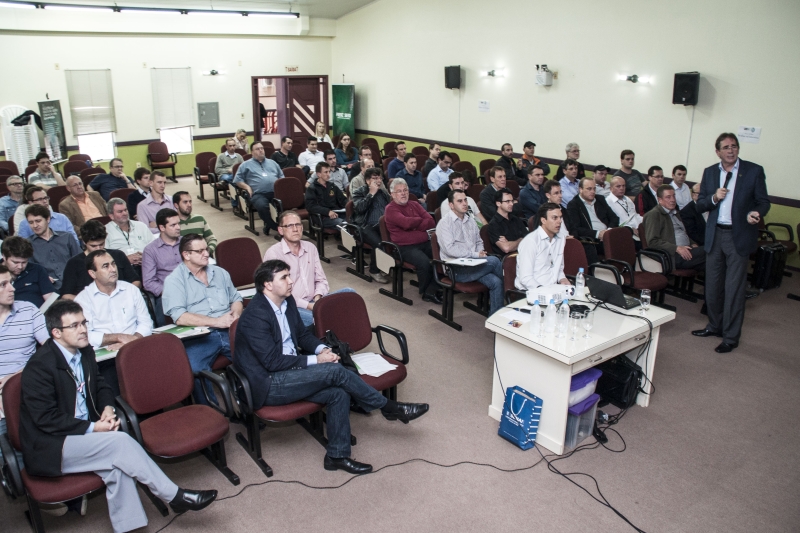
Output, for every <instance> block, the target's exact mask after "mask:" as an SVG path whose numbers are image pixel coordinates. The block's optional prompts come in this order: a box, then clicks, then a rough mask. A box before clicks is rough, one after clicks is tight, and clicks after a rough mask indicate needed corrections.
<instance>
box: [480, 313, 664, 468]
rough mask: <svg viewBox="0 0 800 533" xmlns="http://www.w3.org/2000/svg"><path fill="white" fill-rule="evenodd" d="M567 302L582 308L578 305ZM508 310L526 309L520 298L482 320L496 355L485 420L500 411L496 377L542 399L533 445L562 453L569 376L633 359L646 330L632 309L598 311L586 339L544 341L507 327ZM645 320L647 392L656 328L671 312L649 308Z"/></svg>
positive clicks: (643, 401)
mask: <svg viewBox="0 0 800 533" xmlns="http://www.w3.org/2000/svg"><path fill="white" fill-rule="evenodd" d="M572 303H583V304H584V305H588V304H585V303H584V302H572ZM512 307H528V308H529V307H530V306H528V305H527V304H526V303H525V301H524V300H521V301H519V302H516V303H514V304H512V305H511V306H509V307H504V308H503V309H501V310H500V311H498V312H497V313H495V314H494V315H492V316H491V317H489V318H488V319H487V320H486V328H487V329H489V330H490V331H493V332H494V333H495V356H496V357H497V369H496V370H495V371H494V372H493V375H494V378H493V382H492V403H491V405H490V406H489V416H491V417H492V418H494V419H496V420H500V417H501V414H502V412H503V402H504V400H505V390H504V389H503V388H502V387H501V386H500V380H501V379H502V381H503V385H504V386H505V387H513V386H515V385H519V386H521V387H523V388H524V389H526V390H528V391H530V392H531V393H533V394H535V395H536V396H538V397H540V398H541V399H542V401H543V404H542V417H541V420H540V421H539V430H538V433H537V435H536V442H537V443H538V444H540V445H542V446H544V447H545V448H547V449H548V450H550V451H552V452H554V453H557V454H562V453H564V434H565V432H566V428H567V407H568V400H569V392H570V390H569V387H570V380H571V378H572V376H573V375H575V374H577V373H579V372H582V371H584V370H586V369H587V368H591V367H593V366H596V365H598V364H599V363H601V362H603V361H607V360H609V359H612V358H614V357H616V356H618V355H620V354H623V353H624V354H626V355H627V356H628V357H629V358H630V359H632V360H635V359H636V355H637V354H638V352H639V350H640V349H641V348H640V347H641V345H642V344H644V343H646V342H647V338H648V332H649V326H648V325H647V323H646V322H645V321H644V320H641V319H640V318H638V315H639V309H638V308H634V309H631V310H628V311H625V310H624V309H619V308H614V309H616V310H618V311H620V312H622V313H625V314H626V315H629V317H626V316H620V315H618V314H614V313H612V312H611V311H607V310H604V309H600V308H598V309H597V310H596V311H595V313H596V314H595V318H594V328H593V329H592V330H591V331H590V332H589V335H590V336H591V338H590V339H584V338H582V336H583V334H584V333H585V332H584V331H583V330H581V331H580V332H578V335H580V336H581V337H580V338H578V339H577V340H575V341H570V340H569V338H570V337H571V334H570V333H569V332H568V333H567V334H566V336H565V337H564V338H561V339H557V338H555V335H554V334H552V333H551V334H547V333H545V336H544V338H542V339H540V338H538V337H537V336H536V334H535V333H531V331H530V327H529V323H527V322H526V323H524V324H523V325H522V326H521V327H519V328H515V327H513V326H512V325H510V324H509V322H510V320H511V319H510V318H508V317H504V316H503V314H504V313H506V312H507V311H509V310H510V309H511V308H512ZM592 307H593V306H592ZM646 317H647V318H648V319H650V321H651V322H652V323H653V334H652V335H653V336H652V341H651V342H650V346H649V348H648V350H647V352H645V353H644V354H643V355H642V356H641V358H640V359H639V366H641V367H642V370H644V372H645V374H646V375H647V379H648V381H647V382H646V384H645V385H644V387H643V388H644V390H645V391H647V392H650V390H651V385H650V380H652V379H653V368H654V367H655V363H656V351H657V349H658V335H659V331H660V328H659V327H660V326H661V325H662V324H664V323H666V322H669V321H671V320H674V319H675V313H674V312H672V311H667V310H665V309H661V308H658V307H653V306H651V307H650V309H649V310H648V311H647V313H646ZM498 371H499V373H500V379H498ZM636 403H637V404H638V405H641V406H642V407H647V405H648V404H649V403H650V396H649V395H648V394H643V393H639V395H638V396H637V398H636Z"/></svg>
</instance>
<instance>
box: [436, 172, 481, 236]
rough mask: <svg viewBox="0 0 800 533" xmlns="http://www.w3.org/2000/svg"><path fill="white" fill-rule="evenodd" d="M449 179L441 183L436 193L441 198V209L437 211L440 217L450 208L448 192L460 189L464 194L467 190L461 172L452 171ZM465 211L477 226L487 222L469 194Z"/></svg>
mask: <svg viewBox="0 0 800 533" xmlns="http://www.w3.org/2000/svg"><path fill="white" fill-rule="evenodd" d="M449 180H450V181H449V182H448V183H447V184H446V185H442V186H441V187H440V188H439V190H438V191H437V194H436V197H437V198H439V199H441V200H442V205H441V206H440V210H441V211H440V212H439V214H440V215H441V217H442V218H444V216H445V215H446V214H447V213H449V212H450V209H451V206H450V202H449V195H450V192H451V191H461V192H463V193H464V194H466V191H467V182H466V181H465V180H464V176H462V175H461V172H453V173H452V174H450V177H449ZM467 212H468V213H469V214H470V215H472V218H473V219H474V220H475V223H476V224H477V225H478V227H479V228H480V227H482V226H485V225H486V224H487V223H488V222H487V221H486V219H485V218H483V215H482V214H481V211H480V209H478V204H476V203H475V200H473V199H472V198H471V197H470V196H467Z"/></svg>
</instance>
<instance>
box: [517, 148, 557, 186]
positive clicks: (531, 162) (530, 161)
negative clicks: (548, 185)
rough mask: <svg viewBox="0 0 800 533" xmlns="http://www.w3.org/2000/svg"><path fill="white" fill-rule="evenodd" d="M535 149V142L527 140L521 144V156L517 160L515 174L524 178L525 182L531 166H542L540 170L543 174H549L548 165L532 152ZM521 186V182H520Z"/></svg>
mask: <svg viewBox="0 0 800 533" xmlns="http://www.w3.org/2000/svg"><path fill="white" fill-rule="evenodd" d="M535 151H536V143H535V142H533V141H528V142H526V143H525V144H524V145H523V146H522V157H520V158H519V160H517V171H516V174H517V176H519V177H520V178H524V180H525V183H527V181H528V176H529V175H530V170H531V168H533V167H535V166H537V165H538V166H540V167H542V170H543V171H544V173H545V174H550V165H548V164H547V163H545V162H543V161H542V160H541V159H539V158H538V157H535V156H534V155H533V154H534V152H535ZM520 186H522V183H520Z"/></svg>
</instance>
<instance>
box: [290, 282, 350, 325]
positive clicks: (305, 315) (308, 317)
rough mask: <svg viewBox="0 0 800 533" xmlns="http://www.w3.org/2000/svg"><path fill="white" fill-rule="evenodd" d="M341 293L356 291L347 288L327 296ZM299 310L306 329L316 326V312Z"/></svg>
mask: <svg viewBox="0 0 800 533" xmlns="http://www.w3.org/2000/svg"><path fill="white" fill-rule="evenodd" d="M340 292H356V291H354V290H353V289H351V288H350V287H345V288H344V289H339V290H338V291H333V292H329V293H328V294H326V296H330V295H331V294H338V293H340ZM323 298H324V297H323ZM297 310H298V311H299V312H300V318H302V319H303V325H304V326H305V327H308V326H311V325H313V324H314V311H312V310H310V309H300V308H299V307H298V308H297Z"/></svg>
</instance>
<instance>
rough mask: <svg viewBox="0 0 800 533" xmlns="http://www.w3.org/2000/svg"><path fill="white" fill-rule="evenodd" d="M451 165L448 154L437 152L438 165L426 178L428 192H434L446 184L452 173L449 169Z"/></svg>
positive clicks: (450, 158)
mask: <svg viewBox="0 0 800 533" xmlns="http://www.w3.org/2000/svg"><path fill="white" fill-rule="evenodd" d="M452 164H453V158H452V157H450V152H445V151H442V152H439V159H438V164H437V166H436V168H434V169H431V170H430V172H428V177H427V178H426V181H427V183H428V190H429V191H435V190H437V189H439V187H441V186H443V185H444V184H446V183H447V181H448V179H449V177H450V174H452V173H453V169H451V168H450V165H452ZM440 200H441V198H440Z"/></svg>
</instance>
